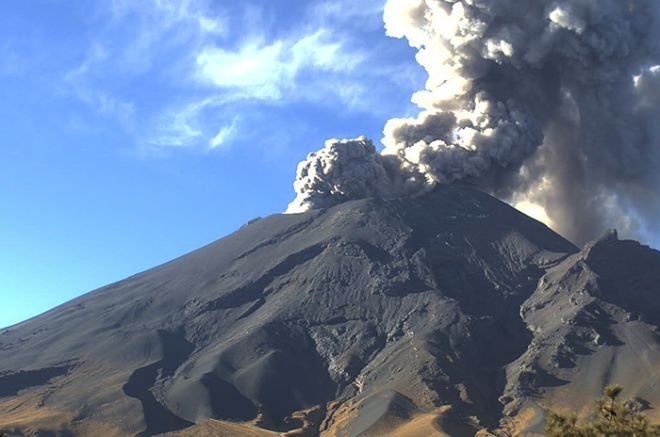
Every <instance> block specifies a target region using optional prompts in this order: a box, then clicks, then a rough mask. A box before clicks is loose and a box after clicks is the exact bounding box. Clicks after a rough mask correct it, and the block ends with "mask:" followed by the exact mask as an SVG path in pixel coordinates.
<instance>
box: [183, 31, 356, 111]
mask: <svg viewBox="0 0 660 437" xmlns="http://www.w3.org/2000/svg"><path fill="white" fill-rule="evenodd" d="M196 61H197V67H198V70H197V71H198V77H199V78H200V80H202V81H204V82H207V83H211V84H213V85H215V86H217V87H219V88H223V89H225V90H230V91H232V90H233V91H238V92H239V93H240V96H241V97H242V98H255V99H274V100H279V99H281V98H282V97H283V95H284V93H285V92H287V91H289V92H290V91H291V90H293V89H294V88H295V85H296V81H297V79H298V77H299V75H300V74H301V73H302V72H304V71H325V72H342V71H344V72H345V71H350V70H352V69H353V68H354V67H355V66H356V65H358V64H360V63H361V62H362V56H361V55H359V54H357V53H350V52H348V51H347V50H346V49H345V47H344V46H343V44H342V43H341V42H336V41H332V40H331V38H330V37H329V33H328V32H327V31H326V30H323V29H321V30H318V31H316V32H314V33H312V34H309V35H304V36H303V37H301V38H299V39H289V40H278V41H275V42H272V43H270V44H266V43H264V42H263V39H262V38H257V39H253V40H251V41H249V42H247V43H245V44H244V45H242V46H241V47H240V48H239V49H238V50H235V51H232V50H227V49H224V48H221V47H214V46H211V47H205V48H203V49H202V51H201V52H200V53H199V55H198V56H197V58H196ZM317 85H318V86H322V85H323V84H322V82H321V83H319V84H317Z"/></svg>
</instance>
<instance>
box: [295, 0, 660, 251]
mask: <svg viewBox="0 0 660 437" xmlns="http://www.w3.org/2000/svg"><path fill="white" fill-rule="evenodd" d="M384 20H385V27H386V31H387V34H388V35H390V36H393V37H397V38H407V40H408V41H409V43H410V45H411V46H413V47H415V48H416V49H417V50H418V53H417V57H416V58H417V61H418V62H419V63H420V64H421V65H422V66H423V67H424V68H425V70H426V71H427V73H428V81H427V83H426V87H425V89H424V90H422V91H419V92H417V93H415V94H414V95H413V97H412V101H413V102H414V103H415V104H416V105H418V106H419V107H420V109H421V112H420V114H419V115H418V116H417V117H416V118H411V119H392V120H390V121H389V122H388V123H387V125H386V126H385V129H384V138H383V140H382V142H383V144H384V146H385V148H384V150H383V151H382V153H378V152H377V151H376V149H375V148H374V147H373V146H372V145H371V143H370V142H369V141H368V140H365V139H358V140H344V141H336V140H333V141H330V142H328V143H326V147H325V148H324V149H323V150H321V151H320V152H317V153H315V154H311V155H310V156H309V158H308V160H307V161H306V162H303V163H301V165H300V166H299V169H298V178H297V180H296V182H295V189H296V192H297V193H298V196H297V198H296V200H295V201H294V202H293V203H292V204H291V205H290V207H289V211H290V212H295V211H301V210H306V209H313V208H319V207H327V206H329V205H332V204H336V203H340V202H343V201H346V200H348V199H354V198H360V197H368V196H399V195H413V194H416V193H419V192H423V191H425V190H427V189H429V188H430V187H432V186H434V185H435V184H452V183H461V184H469V185H473V186H476V187H478V188H480V189H483V190H485V191H488V192H490V193H492V194H495V195H497V196H499V197H500V198H502V199H504V200H507V201H509V202H511V203H513V204H527V205H537V206H539V207H541V208H543V209H544V210H545V214H546V215H547V217H548V220H549V221H551V222H552V225H553V226H554V227H555V228H556V229H557V230H559V231H560V232H561V233H563V234H564V235H566V236H567V237H569V238H571V239H573V240H574V241H576V242H584V241H586V240H588V239H591V238H593V237H594V236H596V235H597V234H598V233H600V232H601V231H602V230H603V229H604V228H606V227H611V226H618V227H620V228H622V230H623V231H624V232H625V231H628V233H629V234H633V233H635V232H637V231H639V230H640V229H638V228H639V226H645V227H652V226H653V224H654V223H655V222H656V221H657V220H653V219H652V218H653V217H657V216H658V213H660V166H659V164H660V67H658V65H659V64H660V1H658V0H524V1H521V0H388V1H387V3H386V5H385V13H384Z"/></svg>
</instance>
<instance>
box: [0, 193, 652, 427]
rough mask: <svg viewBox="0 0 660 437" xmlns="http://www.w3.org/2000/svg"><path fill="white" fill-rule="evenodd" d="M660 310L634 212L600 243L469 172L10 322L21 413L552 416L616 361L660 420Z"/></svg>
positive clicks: (213, 417) (344, 423)
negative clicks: (466, 179)
mask: <svg viewBox="0 0 660 437" xmlns="http://www.w3.org/2000/svg"><path fill="white" fill-rule="evenodd" d="M659 326H660V253H659V252H657V251H654V250H651V249H649V248H647V247H644V246H641V245H639V244H638V243H636V242H632V241H619V240H618V238H617V236H616V234H615V233H614V232H612V233H609V234H607V235H605V236H604V237H603V238H601V239H600V240H598V241H596V242H593V243H590V244H589V245H587V246H586V247H585V248H584V249H583V250H581V251H580V250H579V249H578V248H576V247H574V246H573V245H572V244H571V243H569V242H568V241H566V240H565V239H563V238H562V237H560V236H559V235H557V234H555V233H554V232H552V231H551V230H550V229H548V228H547V227H545V226H544V225H542V224H541V223H538V222H536V221H534V220H532V219H530V218H529V217H526V216H524V215H523V214H521V213H519V212H517V211H516V210H514V209H513V208H511V207H509V206H507V205H505V204H504V203H502V202H499V201H498V200H496V199H494V198H492V197H490V196H488V195H486V194H483V193H480V192H476V191H472V190H469V189H460V188H442V189H438V190H436V191H434V192H432V193H429V194H427V195H425V196H423V197H419V198H415V199H392V200H376V199H367V200H360V201H354V202H348V203H345V204H342V205H339V206H336V207H333V208H330V209H327V210H320V211H313V212H309V213H304V214H295V215H275V216H271V217H268V218H265V219H260V220H257V221H254V222H252V223H250V224H249V225H247V226H245V227H243V228H242V229H240V230H239V231H238V232H236V233H234V234H232V235H230V236H228V237H226V238H224V239H222V240H220V241H218V242H216V243H213V244H211V245H209V246H207V247H204V248H202V249H200V250H198V251H195V252H193V253H191V254H188V255H186V256H184V257H181V258H179V259H177V260H174V261H172V262H170V263H167V264H165V265H163V266H160V267H157V268H155V269H152V270H150V271H147V272H144V273H141V274H138V275H135V276H133V277H130V278H128V279H126V280H124V281H121V282H119V283H116V284H113V285H110V286H108V287H104V288H102V289H100V290H97V291H94V292H92V293H89V294H87V295H85V296H82V297H80V298H78V299H75V300H73V301H71V302H69V303H67V304H65V305H62V306H60V307H58V308H55V309H53V310H52V311H50V312H48V313H46V314H44V315H42V316H39V317H37V318H35V319H32V320H30V321H27V322H25V323H22V324H19V325H16V326H13V327H10V328H8V329H5V330H3V331H2V332H0V430H5V431H7V432H9V433H10V434H17V435H21V434H26V435H30V433H35V432H38V431H42V432H44V431H48V432H51V433H53V432H54V433H55V435H104V436H112V435H116V436H124V435H142V436H151V435H157V434H163V433H167V435H179V436H203V435H226V436H233V435H236V436H239V435H240V436H250V435H253V436H272V435H281V434H284V435H289V436H294V435H297V436H304V435H309V436H313V435H319V434H320V435H324V436H337V437H339V436H346V437H356V436H386V435H391V436H416V435H419V436H427V435H450V436H461V435H475V433H478V432H481V433H484V432H485V431H486V430H488V429H489V430H494V429H496V428H498V427H499V426H500V425H502V424H506V425H507V426H515V427H516V428H517V429H518V430H523V431H525V432H528V433H531V432H539V431H540V430H541V429H542V423H543V418H544V414H545V413H544V412H545V410H546V409H548V408H554V409H560V410H561V409H565V410H574V411H581V410H582V409H583V408H588V407H590V406H591V404H590V402H591V400H592V399H594V398H596V397H597V396H598V395H599V394H600V393H601V391H602V389H603V387H604V386H606V385H608V384H610V383H618V384H621V385H624V386H625V387H626V394H627V395H628V396H629V397H634V398H637V400H636V401H637V403H638V404H639V405H640V406H641V408H644V409H646V413H647V414H648V415H649V417H651V418H652V419H655V420H660V413H659V411H660V410H659V409H657V407H658V406H659V405H660V384H659V383H660V336H659V332H658V329H659ZM44 435H46V434H44ZM50 435H53V434H50Z"/></svg>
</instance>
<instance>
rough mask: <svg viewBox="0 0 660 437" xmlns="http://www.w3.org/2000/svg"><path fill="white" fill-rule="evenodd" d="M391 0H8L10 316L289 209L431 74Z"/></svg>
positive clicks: (4, 21) (2, 148)
mask: <svg viewBox="0 0 660 437" xmlns="http://www.w3.org/2000/svg"><path fill="white" fill-rule="evenodd" d="M383 3H384V0H382V1H372V0H362V1H360V2H355V1H352V0H329V1H325V2H324V1H318V0H317V1H281V0H278V1H276V2H273V1H270V0H253V1H241V2H230V1H224V0H222V1H218V0H216V1H211V0H209V1H204V0H199V1H196V0H188V1H186V0H177V1H175V0H143V1H133V0H107V1H97V2H94V1H82V0H66V1H64V0H31V1H29V2H26V1H24V0H6V1H4V2H3V4H2V6H3V11H2V13H1V14H0V59H1V61H0V245H1V246H0V247H1V250H0V295H1V296H2V305H0V326H7V325H10V324H13V323H16V322H19V321H21V320H24V319H26V318H28V317H31V316H34V315H36V314H38V313H40V312H42V311H45V310H47V309H49V308H51V307H53V306H55V305H58V304H60V303H63V302H65V301H66V300H68V299H70V298H72V297H75V296H77V295H79V294H81V293H83V292H86V291H90V290H92V289H94V288H96V287H99V286H102V285H105V284H107V283H110V282H113V281H116V280H119V279H122V278H124V277H126V276H128V275H131V274H133V273H136V272H138V271H141V270H144V269H146V268H149V267H153V266H155V265H157V264H159V263H162V262H164V261H167V260H169V259H171V258H173V257H176V256H179V255H182V254H183V253H185V252H187V251H190V250H193V249H195V248H198V247H199V246H201V245H203V244H206V243H209V242H211V241H213V240H215V239H217V238H220V237H222V236H223V235H226V234H227V233H229V232H232V231H234V230H235V229H236V228H238V227H239V226H240V225H241V224H242V223H244V222H246V221H248V220H250V219H251V218H253V217H256V216H264V215H268V214H272V213H277V212H280V211H283V210H284V209H285V208H286V205H287V203H288V202H289V201H290V200H291V199H292V198H293V195H294V193H293V190H292V186H291V185H292V182H293V178H294V174H295V169H296V165H297V163H298V162H299V161H300V160H302V159H303V158H304V157H305V156H306V154H307V153H309V152H311V151H314V150H316V149H318V148H320V147H321V146H322V145H323V142H324V140H325V139H327V138H329V137H339V138H342V137H355V136H358V135H361V134H364V135H367V136H369V137H371V138H374V139H375V140H378V139H380V137H381V132H382V128H383V125H384V123H385V121H386V120H387V119H388V118H390V117H392V116H409V115H412V114H415V113H416V110H415V109H414V108H413V106H412V105H411V104H410V103H409V99H410V95H411V94H412V92H413V91H414V90H417V89H420V88H422V87H423V83H424V80H425V78H426V77H425V74H424V72H423V70H422V69H421V67H419V66H418V65H417V64H416V63H415V60H414V52H413V50H412V49H410V48H409V47H408V45H407V43H406V41H404V40H395V39H391V38H387V37H386V36H385V33H384V31H383V25H382V6H383Z"/></svg>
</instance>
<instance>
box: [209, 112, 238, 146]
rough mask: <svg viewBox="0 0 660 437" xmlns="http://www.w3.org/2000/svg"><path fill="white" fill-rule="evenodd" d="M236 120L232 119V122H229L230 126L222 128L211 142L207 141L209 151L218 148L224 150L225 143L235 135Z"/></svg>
mask: <svg viewBox="0 0 660 437" xmlns="http://www.w3.org/2000/svg"><path fill="white" fill-rule="evenodd" d="M237 121H238V119H237V118H234V120H233V121H232V122H231V124H229V125H227V126H224V127H222V128H221V129H220V130H219V131H218V133H217V134H215V136H214V137H213V138H211V140H210V141H209V148H210V149H219V148H226V146H227V143H228V141H229V140H231V138H232V137H233V136H234V135H235V134H236V131H237V129H236V125H237Z"/></svg>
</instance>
